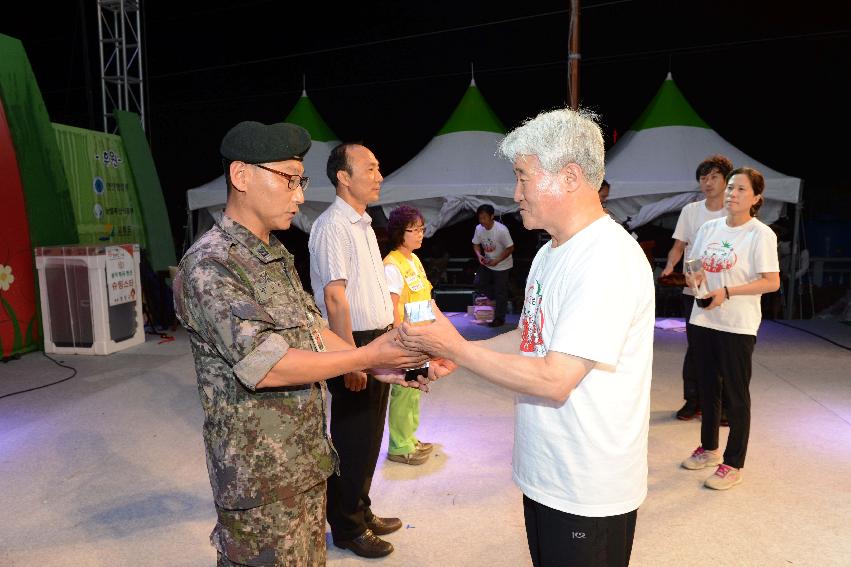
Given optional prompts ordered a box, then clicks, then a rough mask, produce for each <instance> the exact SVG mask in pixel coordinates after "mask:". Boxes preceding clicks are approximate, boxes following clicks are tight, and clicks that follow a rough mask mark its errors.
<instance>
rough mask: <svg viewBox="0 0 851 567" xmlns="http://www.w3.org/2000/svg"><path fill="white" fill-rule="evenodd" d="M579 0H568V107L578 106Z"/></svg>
mask: <svg viewBox="0 0 851 567" xmlns="http://www.w3.org/2000/svg"><path fill="white" fill-rule="evenodd" d="M580 59H582V55H581V54H580V53H579V0H570V46H569V47H568V55H567V68H568V83H567V84H568V91H569V94H570V108H572V109H573V110H577V109H578V108H579V60H580Z"/></svg>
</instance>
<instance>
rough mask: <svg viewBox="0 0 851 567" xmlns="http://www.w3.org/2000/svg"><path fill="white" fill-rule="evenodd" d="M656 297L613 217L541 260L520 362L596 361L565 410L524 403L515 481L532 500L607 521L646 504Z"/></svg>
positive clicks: (529, 293) (526, 399) (537, 401)
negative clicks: (549, 357) (553, 357)
mask: <svg viewBox="0 0 851 567" xmlns="http://www.w3.org/2000/svg"><path fill="white" fill-rule="evenodd" d="M654 295H655V294H654V287H653V274H652V272H651V269H650V264H649V263H648V262H647V258H646V256H645V255H644V253H643V252H642V250H641V247H640V246H639V245H638V244H637V243H636V242H635V240H634V239H633V238H632V237H631V236H630V235H629V233H627V232H626V231H625V230H623V228H621V227H620V226H619V225H618V224H617V223H615V222H614V221H613V220H612V219H611V218H609V217H608V216H605V217H601V218H600V219H599V220H597V221H595V222H593V223H592V224H590V225H589V226H587V227H586V228H584V229H583V230H581V231H580V232H578V233H577V234H575V235H574V236H573V237H572V238H570V240H568V241H567V242H564V243H563V244H561V245H560V246H558V247H557V248H552V242H550V243H547V244H545V245H544V246H543V247H542V248H541V249H540V250H539V251H538V254H537V255H536V256H535V259H534V261H533V262H532V267H531V270H530V272H529V279H528V281H527V285H526V300H525V303H524V305H523V313H522V315H521V318H520V331H521V336H522V340H521V344H520V350H521V353H522V354H524V355H526V356H535V357H542V356H546V354H547V352H549V351H551V350H552V351H557V352H560V353H564V354H569V355H573V356H577V357H581V358H585V359H589V360H593V361H596V362H597V364H596V366H595V367H594V368H593V369H591V371H590V372H589V373H588V374H587V375H586V376H585V377H584V378H583V379H582V381H581V382H580V383H579V385H578V386H577V387H576V388H575V389H574V390H573V392H572V393H571V394H570V397H569V398H568V399H567V401H566V402H564V403H563V404H559V403H556V402H553V401H550V400H546V399H542V398H538V397H535V396H525V395H521V396H518V398H517V401H516V412H515V413H516V421H515V432H514V459H513V462H514V481H515V482H516V483H517V485H518V486H519V487H520V490H521V491H522V492H523V493H524V494H525V495H526V496H528V497H529V498H531V499H532V500H534V501H536V502H539V503H541V504H544V505H545V506H549V507H550V508H554V509H556V510H561V511H563V512H567V513H570V514H576V515H581V516H590V517H601V516H613V515H618V514H625V513H627V512H631V511H632V510H635V509H637V508H638V507H639V506H640V505H641V503H642V502H643V501H644V498H645V497H646V495H647V434H648V430H649V418H650V378H651V373H652V363H653V325H654V321H655V320H654V309H655V305H654V303H655V302H654Z"/></svg>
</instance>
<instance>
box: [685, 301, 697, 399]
mask: <svg viewBox="0 0 851 567" xmlns="http://www.w3.org/2000/svg"><path fill="white" fill-rule="evenodd" d="M682 301H683V316H684V317H685V318H686V343H687V344H686V355H685V357H684V358H683V398H685V400H686V401H688V402H694V403H695V404H697V407H700V391H699V389H698V386H697V376H698V374H699V369H698V368H697V366H696V365H695V361H694V352H693V351H692V346H691V344H692V342H693V341H694V339H693V338H692V334H693V333H694V331H693V330H692V327H693V325H692V324H691V323H689V322H688V320H689V317H691V309H692V306H693V305H694V297H692V296H691V295H686V294H682Z"/></svg>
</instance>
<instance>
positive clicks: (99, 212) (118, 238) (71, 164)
mask: <svg viewBox="0 0 851 567" xmlns="http://www.w3.org/2000/svg"><path fill="white" fill-rule="evenodd" d="M53 129H54V131H55V133H56V143H57V145H58V146H59V152H60V154H61V155H62V164H63V167H64V170H65V178H66V180H67V182H68V189H69V192H70V195H71V204H72V206H73V208H74V218H75V219H76V224H77V233H78V234H79V242H80V243H81V244H131V243H138V244H139V245H141V246H142V248H146V247H147V239H146V237H145V227H144V225H143V223H142V213H141V210H140V208H139V199H138V195H137V192H136V184H135V181H134V178H133V173H132V171H131V170H130V164H129V162H128V161H127V154H126V152H125V149H124V142H123V141H122V139H121V138H120V137H119V136H116V135H114V134H105V133H103V132H96V131H94V130H84V129H82V128H75V127H73V126H65V125H63V124H53Z"/></svg>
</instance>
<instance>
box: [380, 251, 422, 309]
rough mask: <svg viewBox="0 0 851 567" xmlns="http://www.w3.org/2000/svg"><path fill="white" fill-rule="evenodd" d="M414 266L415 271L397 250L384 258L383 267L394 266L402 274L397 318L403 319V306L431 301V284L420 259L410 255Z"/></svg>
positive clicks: (412, 254)
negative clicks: (414, 302) (415, 302)
mask: <svg viewBox="0 0 851 567" xmlns="http://www.w3.org/2000/svg"><path fill="white" fill-rule="evenodd" d="M411 256H412V258H413V260H414V264H415V265H416V266H417V269H416V270H414V268H413V266H411V263H410V262H409V261H408V258H407V257H406V256H405V255H404V254H402V253H401V252H399V251H398V250H394V251H392V252H391V253H390V254H388V255H387V256H385V257H384V265H385V266H389V265H391V264H392V265H394V266H396V267H397V268H399V272H401V274H402V281H403V282H404V285H403V286H402V293H400V294H399V317H400V319H402V320H404V319H405V304H406V303H411V302H413V301H423V300H425V299H431V283H430V282H429V281H428V278H427V277H426V273H425V269H424V268H423V265H422V263H421V262H420V259H419V258H417V255H416V254H414V253H411Z"/></svg>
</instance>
